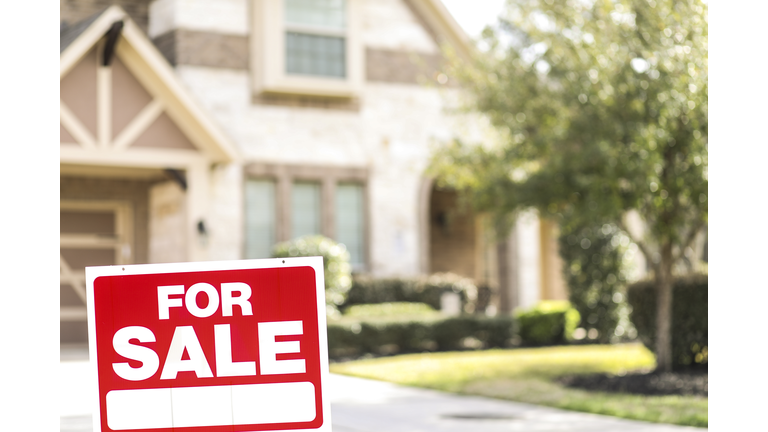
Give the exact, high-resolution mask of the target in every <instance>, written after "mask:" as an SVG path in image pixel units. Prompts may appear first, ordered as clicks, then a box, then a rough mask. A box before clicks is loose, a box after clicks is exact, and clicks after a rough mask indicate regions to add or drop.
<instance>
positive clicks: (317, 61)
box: [251, 0, 363, 97]
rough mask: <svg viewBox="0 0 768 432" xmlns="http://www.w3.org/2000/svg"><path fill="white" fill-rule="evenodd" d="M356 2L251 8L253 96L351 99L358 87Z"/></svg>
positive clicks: (283, 1) (265, 3) (319, 0)
mask: <svg viewBox="0 0 768 432" xmlns="http://www.w3.org/2000/svg"><path fill="white" fill-rule="evenodd" d="M359 2H360V0H259V1H256V2H254V19H253V31H252V32H251V35H252V36H251V37H252V44H251V47H252V48H251V49H252V51H251V55H252V68H253V73H254V78H255V79H254V84H255V87H256V88H255V90H256V93H288V94H298V95H312V96H329V97H355V96H357V95H358V94H359V91H360V87H361V85H362V81H363V47H362V43H361V40H360V39H361V38H360V36H359V30H358V25H359V21H360V20H359V19H357V18H358V17H357V15H359V12H358V7H359V6H358V3H359Z"/></svg>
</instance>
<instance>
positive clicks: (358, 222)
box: [336, 184, 365, 268]
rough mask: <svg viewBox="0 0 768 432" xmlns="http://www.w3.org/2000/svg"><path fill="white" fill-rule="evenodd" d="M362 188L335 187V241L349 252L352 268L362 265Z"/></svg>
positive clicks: (360, 186) (355, 186)
mask: <svg viewBox="0 0 768 432" xmlns="http://www.w3.org/2000/svg"><path fill="white" fill-rule="evenodd" d="M364 216H365V213H364V206H363V186H362V185H359V184H340V185H338V186H337V187H336V240H337V241H338V242H339V243H344V246H346V247H347V251H349V258H350V261H351V264H352V268H360V267H363V265H364V251H363V242H364V235H365V231H364V225H363V219H364Z"/></svg>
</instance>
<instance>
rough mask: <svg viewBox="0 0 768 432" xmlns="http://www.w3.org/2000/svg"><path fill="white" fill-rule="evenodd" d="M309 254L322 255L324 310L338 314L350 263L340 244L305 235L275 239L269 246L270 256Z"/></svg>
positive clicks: (349, 279) (349, 283) (348, 284)
mask: <svg viewBox="0 0 768 432" xmlns="http://www.w3.org/2000/svg"><path fill="white" fill-rule="evenodd" d="M311 256H322V257H323V276H324V279H325V308H326V312H327V313H328V315H331V316H335V315H338V314H339V310H338V308H339V305H341V304H343V303H344V301H345V300H346V298H347V291H349V288H350V287H351V286H352V266H351V265H350V264H349V252H347V249H346V248H345V247H344V245H342V244H339V243H336V242H335V241H333V240H331V239H329V238H328V237H323V236H321V235H309V236H304V237H299V238H296V239H293V240H290V241H287V242H282V243H278V244H276V245H275V246H274V247H273V248H272V257H274V258H289V257H311Z"/></svg>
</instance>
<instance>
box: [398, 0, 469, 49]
mask: <svg viewBox="0 0 768 432" xmlns="http://www.w3.org/2000/svg"><path fill="white" fill-rule="evenodd" d="M405 1H406V2H407V3H408V4H409V5H410V6H411V7H412V8H413V9H415V11H416V12H417V13H418V14H419V15H420V18H422V19H423V20H424V21H425V24H426V25H428V26H429V27H430V30H432V32H433V34H434V36H435V37H436V39H437V42H438V43H439V44H441V45H443V44H449V45H450V46H452V47H453V48H454V49H455V50H456V51H457V53H458V54H459V55H461V56H462V57H464V58H468V57H470V56H471V54H472V52H473V51H474V49H475V48H474V45H473V43H472V40H471V39H470V38H469V36H468V35H467V33H466V32H465V31H464V29H463V28H462V27H461V26H460V25H459V23H458V22H456V19H455V18H454V17H453V15H451V13H450V12H449V11H448V9H447V8H446V7H445V5H443V2H442V1H441V0H405Z"/></svg>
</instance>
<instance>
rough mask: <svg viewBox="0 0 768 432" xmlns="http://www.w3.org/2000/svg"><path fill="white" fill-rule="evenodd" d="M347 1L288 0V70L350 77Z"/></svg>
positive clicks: (286, 11)
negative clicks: (347, 61) (346, 42)
mask: <svg viewBox="0 0 768 432" xmlns="http://www.w3.org/2000/svg"><path fill="white" fill-rule="evenodd" d="M346 9H347V8H346V1H345V0H285V29H286V34H285V72H286V74H289V75H317V76H326V77H338V78H344V77H345V76H346V44H345V41H346V36H347V35H346V27H347V24H346Z"/></svg>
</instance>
